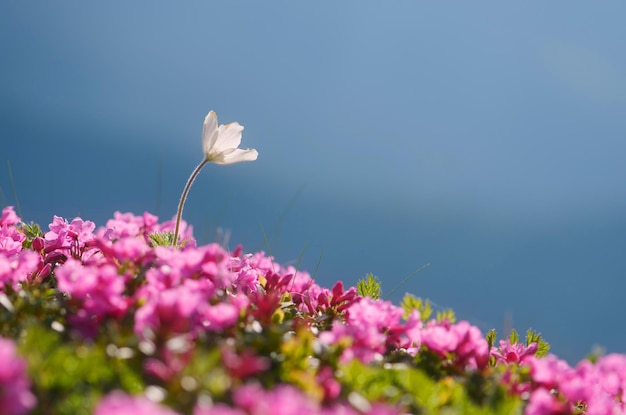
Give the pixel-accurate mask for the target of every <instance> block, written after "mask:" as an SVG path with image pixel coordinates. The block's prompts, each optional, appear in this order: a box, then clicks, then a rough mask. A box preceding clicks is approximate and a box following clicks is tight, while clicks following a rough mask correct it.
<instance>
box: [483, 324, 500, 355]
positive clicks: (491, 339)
mask: <svg viewBox="0 0 626 415" xmlns="http://www.w3.org/2000/svg"><path fill="white" fill-rule="evenodd" d="M497 336H498V335H497V333H496V330H495V329H491V330H489V331H488V332H487V334H486V335H485V339H486V340H487V344H488V345H489V350H491V348H492V347H493V345H494V344H495V343H496V338H497Z"/></svg>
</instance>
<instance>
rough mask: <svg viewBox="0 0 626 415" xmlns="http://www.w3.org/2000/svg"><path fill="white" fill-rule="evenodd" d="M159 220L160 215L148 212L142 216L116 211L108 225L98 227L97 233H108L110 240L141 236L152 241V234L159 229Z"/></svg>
mask: <svg viewBox="0 0 626 415" xmlns="http://www.w3.org/2000/svg"><path fill="white" fill-rule="evenodd" d="M158 222H159V218H158V217H156V216H154V215H151V214H149V213H147V212H145V213H144V214H143V215H142V216H135V215H134V214H132V213H121V212H115V213H114V214H113V219H109V220H108V221H107V223H106V227H104V228H100V229H98V231H97V232H96V233H97V234H98V236H99V237H103V236H105V235H106V236H107V237H108V238H109V239H110V240H117V239H122V238H129V237H130V238H135V237H137V236H141V237H142V238H143V239H144V241H145V242H150V234H151V233H154V232H157V231H158V230H159V226H158Z"/></svg>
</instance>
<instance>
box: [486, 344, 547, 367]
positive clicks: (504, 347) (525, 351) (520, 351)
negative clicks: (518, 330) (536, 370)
mask: <svg viewBox="0 0 626 415" xmlns="http://www.w3.org/2000/svg"><path fill="white" fill-rule="evenodd" d="M537 349H538V346H537V343H536V342H533V343H531V344H529V345H528V346H524V344H522V343H515V344H511V341H510V340H509V339H506V340H500V347H498V348H497V349H495V348H494V349H493V350H491V355H492V356H494V357H495V358H496V361H497V362H498V363H502V364H508V363H517V364H521V363H524V361H525V360H526V359H527V358H528V357H530V356H534V355H535V352H537Z"/></svg>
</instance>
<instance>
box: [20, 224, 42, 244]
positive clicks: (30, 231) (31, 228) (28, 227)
mask: <svg viewBox="0 0 626 415" xmlns="http://www.w3.org/2000/svg"><path fill="white" fill-rule="evenodd" d="M21 229H22V232H23V233H24V235H26V240H25V241H24V242H23V243H22V247H23V248H24V249H30V248H32V246H33V239H35V238H36V237H43V235H44V234H43V232H42V231H41V229H40V228H39V225H37V224H36V223H34V222H30V223H21Z"/></svg>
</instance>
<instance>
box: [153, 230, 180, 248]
mask: <svg viewBox="0 0 626 415" xmlns="http://www.w3.org/2000/svg"><path fill="white" fill-rule="evenodd" d="M149 237H150V246H152V247H155V246H172V245H174V232H171V231H169V232H155V233H151V234H150V235H149Z"/></svg>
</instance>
